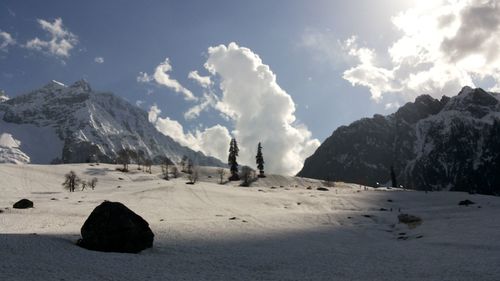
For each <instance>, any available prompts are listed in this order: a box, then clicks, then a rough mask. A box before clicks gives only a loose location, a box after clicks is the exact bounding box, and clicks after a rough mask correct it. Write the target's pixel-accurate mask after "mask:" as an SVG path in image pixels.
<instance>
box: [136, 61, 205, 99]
mask: <svg viewBox="0 0 500 281" xmlns="http://www.w3.org/2000/svg"><path fill="white" fill-rule="evenodd" d="M170 71H172V65H171V64H170V60H169V58H166V59H165V61H163V62H161V63H160V64H159V65H158V66H157V67H156V68H155V72H154V73H153V75H149V74H147V73H145V72H140V73H139V76H137V82H142V83H146V82H151V81H154V82H156V83H157V84H158V85H162V86H165V87H167V88H170V89H172V90H174V91H175V92H176V93H181V94H182V95H184V99H185V100H191V101H192V100H197V98H196V97H195V96H194V95H193V93H192V92H191V91H190V90H188V89H186V88H185V87H184V86H182V85H181V83H179V81H177V80H175V79H173V78H171V77H170V74H169V72H170Z"/></svg>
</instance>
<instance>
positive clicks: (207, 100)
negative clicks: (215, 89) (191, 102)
mask: <svg viewBox="0 0 500 281" xmlns="http://www.w3.org/2000/svg"><path fill="white" fill-rule="evenodd" d="M217 101H218V99H217V96H216V95H215V94H213V93H212V92H207V93H204V94H203V98H202V100H201V102H200V103H199V104H197V105H195V106H193V107H191V108H190V109H189V110H188V111H186V112H185V113H184V118H185V119H187V120H191V119H195V118H197V117H198V116H200V113H201V112H202V111H204V110H207V109H208V108H209V107H210V106H212V107H215V106H216V104H217Z"/></svg>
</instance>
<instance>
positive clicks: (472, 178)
mask: <svg viewBox="0 0 500 281" xmlns="http://www.w3.org/2000/svg"><path fill="white" fill-rule="evenodd" d="M391 167H393V169H394V170H395V173H396V174H397V180H398V184H402V185H403V186H406V187H409V188H414V189H425V190H460V191H474V192H480V193H486V194H500V174H499V173H498V171H499V170H500V101H499V95H498V94H495V93H489V92H486V91H484V90H483V89H480V88H478V89H473V88H471V87H464V88H463V89H462V90H461V91H460V93H459V94H458V95H456V96H453V97H451V98H449V97H443V98H442V99H441V100H437V99H434V98H432V97H431V96H428V95H423V96H420V97H418V98H416V99H415V101H414V102H409V103H407V104H405V105H404V106H402V107H401V108H400V109H399V110H398V111H397V112H396V113H394V114H392V115H389V116H386V117H385V118H379V117H376V116H374V117H373V118H365V119H362V120H359V121H356V122H353V123H352V124H350V125H348V126H342V127H339V128H338V129H337V130H335V131H334V132H333V134H332V135H331V136H330V137H329V138H327V139H326V140H325V142H324V143H323V144H321V146H320V147H319V148H318V149H317V150H316V152H315V153H314V154H313V155H312V156H311V157H309V158H308V159H306V161H305V164H304V167H303V169H302V170H301V171H300V172H299V175H300V176H304V177H311V178H317V179H325V180H338V181H345V182H356V183H360V184H366V185H372V186H373V185H376V184H377V183H381V184H383V185H387V184H391V182H390V181H391V178H390V171H391V169H392V168H391Z"/></svg>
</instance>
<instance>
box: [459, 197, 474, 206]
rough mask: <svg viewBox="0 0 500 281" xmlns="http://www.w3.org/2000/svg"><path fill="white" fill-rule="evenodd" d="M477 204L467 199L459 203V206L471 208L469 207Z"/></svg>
mask: <svg viewBox="0 0 500 281" xmlns="http://www.w3.org/2000/svg"><path fill="white" fill-rule="evenodd" d="M474 204H476V203H474V202H472V201H470V200H469V199H466V200H462V201H460V202H458V206H469V205H474Z"/></svg>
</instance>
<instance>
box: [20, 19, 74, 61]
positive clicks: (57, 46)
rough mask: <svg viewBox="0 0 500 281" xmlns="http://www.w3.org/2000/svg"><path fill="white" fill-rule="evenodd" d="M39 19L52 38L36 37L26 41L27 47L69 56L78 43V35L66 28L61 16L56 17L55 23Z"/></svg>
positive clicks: (60, 55) (57, 55) (58, 55)
mask: <svg viewBox="0 0 500 281" xmlns="http://www.w3.org/2000/svg"><path fill="white" fill-rule="evenodd" d="M37 21H38V24H40V26H41V27H42V29H43V30H45V31H47V32H48V33H49V35H50V38H49V39H48V40H47V41H45V40H42V39H40V38H38V37H36V38H34V39H31V40H29V41H28V42H26V45H25V47H26V48H28V49H32V50H37V51H41V52H44V53H47V54H51V55H54V56H56V57H60V58H68V57H69V56H70V51H71V50H72V49H73V48H74V47H75V46H76V44H77V43H78V37H77V36H76V35H75V34H73V33H71V32H70V31H69V30H67V29H65V28H64V26H63V22H62V19H61V18H56V19H55V20H54V22H53V23H51V22H49V21H46V20H43V19H38V20H37Z"/></svg>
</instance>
